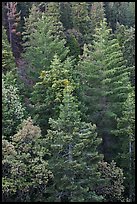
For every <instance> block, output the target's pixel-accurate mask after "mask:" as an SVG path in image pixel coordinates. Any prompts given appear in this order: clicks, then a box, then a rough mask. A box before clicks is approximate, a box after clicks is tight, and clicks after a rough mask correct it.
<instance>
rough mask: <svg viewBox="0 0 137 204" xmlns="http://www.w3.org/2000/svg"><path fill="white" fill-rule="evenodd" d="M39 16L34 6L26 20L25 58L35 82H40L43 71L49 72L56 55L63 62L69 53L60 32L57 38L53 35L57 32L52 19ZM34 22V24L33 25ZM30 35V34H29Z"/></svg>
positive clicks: (44, 15)
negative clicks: (39, 78)
mask: <svg viewBox="0 0 137 204" xmlns="http://www.w3.org/2000/svg"><path fill="white" fill-rule="evenodd" d="M37 15H38V16H39V14H37V11H36V7H35V6H33V9H32V10H31V13H30V16H29V18H28V19H27V20H26V28H27V27H28V30H27V29H26V34H25V37H24V38H25V39H26V38H27V39H26V42H25V43H24V46H25V48H24V54H23V57H24V58H25V60H26V61H27V63H28V67H29V71H30V72H32V73H33V76H31V78H32V79H33V80H34V82H36V81H38V77H39V74H40V72H41V71H42V70H49V66H50V63H51V60H52V59H53V56H54V55H55V53H57V54H58V55H59V56H60V59H61V61H63V60H64V59H65V58H66V55H67V53H68V52H69V50H68V48H67V47H65V44H66V41H65V39H62V40H61V39H60V37H59V34H58V33H59V32H58V33H56V36H55V35H53V32H54V31H55V27H56V26H55V25H54V23H52V22H53V21H52V20H51V17H49V16H47V15H46V13H42V14H41V16H39V17H38V18H35V16H37ZM32 22H33V24H32ZM27 33H28V34H27Z"/></svg>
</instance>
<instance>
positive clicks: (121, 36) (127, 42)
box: [115, 23, 135, 86]
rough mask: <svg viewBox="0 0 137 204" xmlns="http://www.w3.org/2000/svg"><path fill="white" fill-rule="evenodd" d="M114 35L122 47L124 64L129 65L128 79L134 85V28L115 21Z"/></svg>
mask: <svg viewBox="0 0 137 204" xmlns="http://www.w3.org/2000/svg"><path fill="white" fill-rule="evenodd" d="M115 35H116V37H117V39H118V41H119V44H120V46H121V48H122V52H123V55H124V59H125V60H126V65H127V66H129V67H131V71H130V79H131V83H132V85H133V86H134V85H135V28H134V27H130V28H128V27H126V26H124V25H120V24H119V23H117V27H116V32H115Z"/></svg>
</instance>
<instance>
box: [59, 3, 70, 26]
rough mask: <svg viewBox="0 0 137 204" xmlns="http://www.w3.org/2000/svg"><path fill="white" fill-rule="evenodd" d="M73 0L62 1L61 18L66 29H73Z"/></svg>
mask: <svg viewBox="0 0 137 204" xmlns="http://www.w3.org/2000/svg"><path fill="white" fill-rule="evenodd" d="M71 12H72V11H71V2H60V20H61V22H62V24H63V27H64V28H65V30H68V29H72V13H71Z"/></svg>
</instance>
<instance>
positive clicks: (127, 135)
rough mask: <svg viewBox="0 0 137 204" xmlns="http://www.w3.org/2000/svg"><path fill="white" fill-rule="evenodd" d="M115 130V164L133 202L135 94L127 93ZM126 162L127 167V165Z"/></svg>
mask: <svg viewBox="0 0 137 204" xmlns="http://www.w3.org/2000/svg"><path fill="white" fill-rule="evenodd" d="M117 121H118V124H117V130H115V131H114V132H113V133H114V134H115V135H116V136H117V137H119V140H120V145H118V148H119V154H118V156H117V158H116V159H117V162H118V163H119V166H120V167H121V168H123V170H124V175H125V177H126V179H125V187H126V191H125V192H126V195H128V196H129V197H128V198H129V199H130V201H134V200H135V94H134V92H132V93H129V95H128V98H127V100H126V102H125V103H124V108H123V113H122V115H121V117H119V118H118V119H117ZM127 162H128V165H127Z"/></svg>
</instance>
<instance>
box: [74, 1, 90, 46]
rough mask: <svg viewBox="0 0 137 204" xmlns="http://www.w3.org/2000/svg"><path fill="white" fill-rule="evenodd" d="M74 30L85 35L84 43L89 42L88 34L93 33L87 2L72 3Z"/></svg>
mask: <svg viewBox="0 0 137 204" xmlns="http://www.w3.org/2000/svg"><path fill="white" fill-rule="evenodd" d="M71 13H72V23H73V24H72V25H73V28H74V29H76V30H77V31H79V32H80V33H81V34H82V35H83V40H84V42H86V43H87V42H88V34H89V33H90V32H91V30H90V27H91V21H90V17H89V11H88V3H87V2H71Z"/></svg>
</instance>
